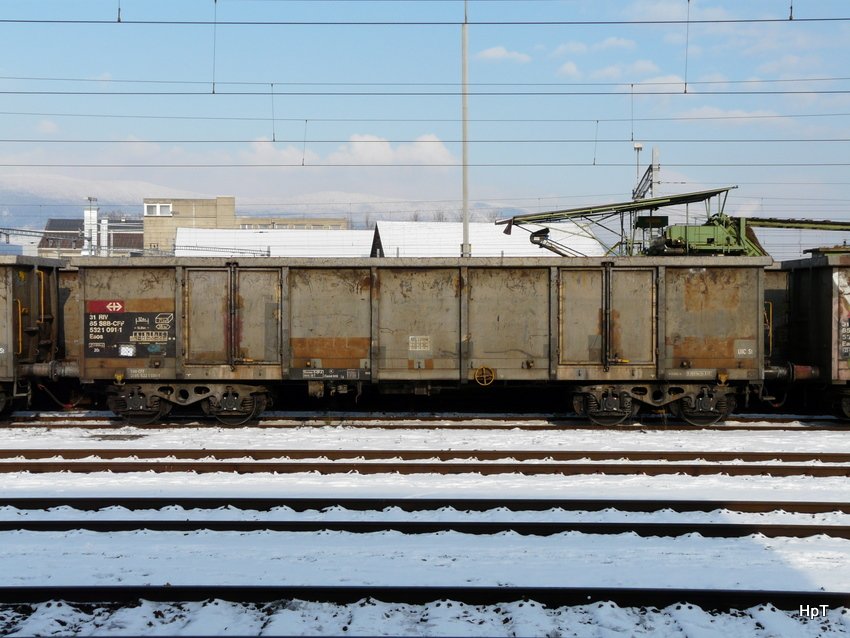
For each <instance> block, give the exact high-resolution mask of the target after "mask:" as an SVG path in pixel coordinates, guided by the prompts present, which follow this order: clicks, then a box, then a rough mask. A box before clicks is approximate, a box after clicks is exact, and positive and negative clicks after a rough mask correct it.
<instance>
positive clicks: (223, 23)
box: [0, 16, 850, 27]
mask: <svg viewBox="0 0 850 638" xmlns="http://www.w3.org/2000/svg"><path fill="white" fill-rule="evenodd" d="M688 22H690V24H709V25H711V24H713V25H717V24H782V23H785V24H801V23H812V22H815V23H817V22H821V23H830V22H833V23H835V22H850V17H846V16H838V17H813V18H794V19H793V20H789V19H788V18H725V19H708V18H706V19H701V20H687V19H669V20H475V21H470V22H468V23H467V24H469V25H470V26H484V27H486V26H493V27H504V26H522V27H535V26H539V27H547V26H551V27H563V26H570V27H582V26H659V25H683V24H687V23H688ZM0 24H45V25H48V24H49V25H54V24H64V25H115V24H121V25H122V26H125V25H126V26H188V27H194V26H197V27H209V26H212V25H214V24H216V25H217V26H219V27H458V26H461V25H462V24H463V21H462V20H262V21H260V20H219V21H217V22H216V21H212V20H128V19H127V18H126V17H125V18H123V19H122V20H121V21H120V23H119V22H118V21H117V20H115V19H110V20H105V19H104V20H94V19H78V20H68V19H44V18H3V19H0Z"/></svg>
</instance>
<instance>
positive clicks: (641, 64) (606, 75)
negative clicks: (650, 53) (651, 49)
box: [591, 60, 659, 80]
mask: <svg viewBox="0 0 850 638" xmlns="http://www.w3.org/2000/svg"><path fill="white" fill-rule="evenodd" d="M658 71H659V68H658V66H657V65H656V64H655V63H654V62H652V61H651V60H635V61H634V62H632V63H631V64H612V65H610V66H606V67H603V68H601V69H597V70H596V71H594V72H593V73H591V77H592V78H594V79H597V80H619V79H620V78H621V77H623V76H624V75H626V76H636V75H646V74H648V73H658Z"/></svg>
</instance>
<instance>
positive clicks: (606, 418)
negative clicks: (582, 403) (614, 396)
mask: <svg viewBox="0 0 850 638" xmlns="http://www.w3.org/2000/svg"><path fill="white" fill-rule="evenodd" d="M631 415H632V414H631V412H622V413H617V414H594V413H593V412H588V413H587V418H588V419H590V420H591V421H592V422H593V423H595V424H596V425H603V426H611V425H620V424H621V423H622V422H623V421H625V420H626V419H628V418H629V417H630V416H631Z"/></svg>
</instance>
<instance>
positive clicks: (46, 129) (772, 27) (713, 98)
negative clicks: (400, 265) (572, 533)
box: [0, 0, 850, 252]
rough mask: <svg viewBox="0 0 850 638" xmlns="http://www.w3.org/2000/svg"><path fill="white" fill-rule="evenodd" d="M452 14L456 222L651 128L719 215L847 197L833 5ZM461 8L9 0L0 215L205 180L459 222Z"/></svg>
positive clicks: (595, 193)
mask: <svg viewBox="0 0 850 638" xmlns="http://www.w3.org/2000/svg"><path fill="white" fill-rule="evenodd" d="M466 10H467V13H466V15H467V21H468V27H467V29H468V43H469V46H468V69H469V99H468V102H469V115H468V139H469V146H468V149H469V197H470V205H471V207H472V209H473V214H474V215H473V216H475V215H478V216H479V217H480V218H482V219H493V218H495V217H499V216H504V215H505V214H515V213H516V212H526V211H527V212H540V211H546V210H555V209H562V208H569V207H573V206H579V205H586V204H602V203H608V202H617V201H626V200H629V199H631V191H632V188H633V187H634V185H635V182H636V176H637V175H638V174H642V173H643V170H644V169H645V168H646V164H647V163H648V161H649V158H650V156H651V152H652V151H651V149H653V148H655V149H657V152H658V153H659V157H660V165H661V173H660V180H659V183H658V185H657V194H670V193H675V192H686V191H692V190H701V189H705V188H714V187H724V186H738V188H737V189H735V190H734V191H732V193H731V195H730V197H729V200H728V203H727V212H730V213H734V214H741V215H751V216H767V217H798V218H800V217H802V218H812V219H848V217H850V216H848V214H847V211H848V210H849V209H850V206H849V205H850V176H848V167H850V77H845V76H847V75H848V74H847V72H846V61H847V60H848V59H850V8H848V7H847V6H846V3H844V2H839V1H837V0H817V1H815V0H782V1H779V0H752V1H750V2H746V3H741V2H735V1H733V0H715V1H703V0H690V1H688V0H655V1H650V0H633V1H631V2H628V1H625V2H610V1H609V2H598V1H595V2H594V1H589V0H588V1H584V0H523V1H522V2H515V1H497V0H469V2H468V3H467V8H466ZM791 18H793V19H791ZM463 21H464V2H462V1H461V0H427V1H416V0H411V1H404V0H398V1H358V0H347V1H335V2H328V1H322V0H314V1H310V2H299V1H290V0H181V2H179V3H175V2H169V1H166V0H145V1H141V0H86V1H85V2H76V3H68V2H64V1H62V0H56V1H52V0H51V1H46V0H36V1H32V0H29V1H26V2H24V1H18V0H3V1H2V2H0V35H2V38H0V42H2V45H0V46H2V47H3V55H2V57H0V96H2V103H1V104H0V225H2V226H8V227H30V226H33V225H36V226H37V225H38V224H39V223H40V222H41V220H42V217H43V215H45V214H47V213H49V214H50V215H51V216H79V215H80V211H81V209H82V208H83V206H84V204H85V203H86V198H87V197H97V198H98V203H99V205H100V206H101V208H102V209H103V210H121V209H135V210H138V209H139V207H140V204H141V200H142V198H144V197H215V196H217V195H232V196H235V197H236V202H237V209H238V210H239V212H242V213H245V214H248V213H251V212H275V213H285V212H297V213H309V214H313V213H325V214H346V213H348V214H358V213H362V212H364V211H369V212H373V211H380V212H383V213H385V214H386V215H387V216H389V217H390V218H396V219H406V218H409V217H410V215H412V214H420V215H424V216H426V217H427V216H428V215H430V214H433V213H434V212H435V211H436V212H437V213H439V214H440V215H441V216H442V217H443V218H446V219H454V218H456V217H457V215H459V211H460V210H461V201H462V200H461V197H462V195H461V193H462V184H461V175H462V169H461V165H462V157H463V154H462V145H461V140H462V125H461V117H462V110H461V86H462V85H461V68H462V64H461V60H462V55H461V31H462V26H461V24H462V23H463ZM635 143H639V144H640V145H641V146H642V151H641V152H640V153H638V152H636V150H635ZM4 200H5V201H4ZM680 213H681V214H684V211H680ZM701 214H704V209H700V210H697V211H696V212H695V211H693V210H689V211H688V215H689V218H690V219H691V220H693V219H694V217H697V218H699V215H701ZM762 236H764V235H762ZM771 237H775V238H774V239H772V240H771V239H770V238H771ZM827 239H828V241H829V242H831V243H841V242H842V241H844V240H845V239H850V233H833V234H832V235H830V236H829V237H828V238H827ZM806 241H808V239H806V236H804V235H801V234H800V233H797V232H791V231H771V232H770V233H768V243H772V245H773V246H774V249H775V250H780V251H786V252H787V251H790V252H795V251H796V252H799V250H801V249H802V248H804V245H803V243H804V242H806ZM819 243H823V242H819Z"/></svg>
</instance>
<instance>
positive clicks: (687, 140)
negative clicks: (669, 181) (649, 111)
mask: <svg viewBox="0 0 850 638" xmlns="http://www.w3.org/2000/svg"><path fill="white" fill-rule="evenodd" d="M304 122H305V132H306V122H307V121H306V120H304ZM630 141H632V140H630V139H628V138H625V137H622V138H599V139H596V138H589V137H588V138H520V139H517V138H512V139H509V138H489V139H477V140H469V142H470V143H474V144H620V143H623V142H630ZM651 141H652V142H653V143H655V144H763V143H764V144H771V143H781V144H793V143H805V144H809V143H818V144H820V143H846V142H850V137H810V138H788V137H783V138H778V137H777V138H766V137H764V138H758V139H741V138H737V137H730V138H655V137H653V138H651ZM461 142H462V140H458V139H386V138H376V139H358V140H356V141H352V140H351V139H350V138H345V139H309V138H307V137H306V136H305V137H303V138H299V139H294V138H293V139H256V138H250V139H249V138H245V139H185V138H184V139H131V140H121V139H103V138H101V139H55V138H6V139H3V138H0V144H301V145H305V144H358V145H359V144H460V143H461ZM303 150H306V149H303Z"/></svg>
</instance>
